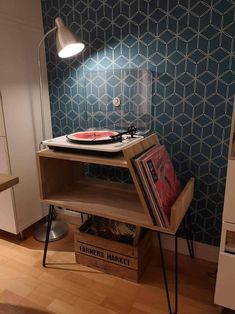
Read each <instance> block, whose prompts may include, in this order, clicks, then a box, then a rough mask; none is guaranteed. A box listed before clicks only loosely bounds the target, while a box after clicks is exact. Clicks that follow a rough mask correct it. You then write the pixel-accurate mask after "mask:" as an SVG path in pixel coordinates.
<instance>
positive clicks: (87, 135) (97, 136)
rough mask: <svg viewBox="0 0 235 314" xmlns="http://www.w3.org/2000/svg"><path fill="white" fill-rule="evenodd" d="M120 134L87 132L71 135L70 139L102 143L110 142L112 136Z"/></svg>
mask: <svg viewBox="0 0 235 314" xmlns="http://www.w3.org/2000/svg"><path fill="white" fill-rule="evenodd" d="M118 134H119V133H118V132H114V131H85V132H77V133H73V134H70V135H68V138H69V139H71V140H75V141H76V140H78V141H102V140H109V139H110V136H114V135H118Z"/></svg>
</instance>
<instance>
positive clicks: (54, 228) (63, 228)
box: [34, 17, 85, 242]
mask: <svg viewBox="0 0 235 314" xmlns="http://www.w3.org/2000/svg"><path fill="white" fill-rule="evenodd" d="M54 31H56V47H57V53H58V56H59V57H60V58H68V57H72V56H74V55H76V54H77V53H79V52H81V51H82V50H83V49H84V48H85V45H84V44H83V43H81V42H80V41H79V40H78V38H77V37H75V36H74V35H73V33H72V32H71V31H70V30H69V29H68V28H67V27H66V26H65V25H64V23H63V21H62V19H61V18H59V17H57V18H56V19H55V27H53V28H52V29H50V30H49V31H48V32H47V33H46V34H45V35H44V36H43V37H42V39H41V41H40V42H39V45H38V50H37V59H38V60H37V61H38V71H39V89H40V109H41V121H42V141H44V140H45V139H46V127H45V108H44V101H43V84H42V65H41V54H40V51H41V46H42V43H43V42H44V41H45V39H46V38H47V36H48V35H49V34H51V33H52V32H54ZM53 216H54V217H56V212H55V210H54V213H53ZM47 225H48V223H47V222H46V223H44V224H43V225H42V226H40V227H39V228H38V229H37V230H35V232H34V237H35V238H36V240H38V241H41V242H45V241H46V231H47ZM68 230H69V228H68V225H67V223H64V222H62V221H56V220H54V221H52V225H51V231H50V235H49V241H56V240H59V239H61V238H63V237H64V236H65V235H66V233H67V232H68Z"/></svg>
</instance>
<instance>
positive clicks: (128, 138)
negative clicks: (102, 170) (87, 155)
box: [42, 126, 143, 153]
mask: <svg viewBox="0 0 235 314" xmlns="http://www.w3.org/2000/svg"><path fill="white" fill-rule="evenodd" d="M136 132H137V129H136V127H135V126H131V127H129V128H128V129H127V131H125V132H118V131H113V130H106V129H103V130H87V131H82V132H76V133H72V134H69V135H64V136H60V137H56V138H52V139H49V140H45V141H43V142H42V144H43V145H44V146H47V147H48V148H49V149H53V150H55V151H65V152H78V150H80V151H79V152H81V151H93V152H94V153H95V152H97V153H99V152H100V153H118V152H120V151H121V150H122V149H124V148H126V147H127V146H129V145H132V144H134V143H137V142H139V141H140V140H141V139H143V136H141V135H136Z"/></svg>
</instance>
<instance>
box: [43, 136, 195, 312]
mask: <svg viewBox="0 0 235 314" xmlns="http://www.w3.org/2000/svg"><path fill="white" fill-rule="evenodd" d="M155 145H159V141H158V138H157V136H156V135H155V134H152V135H150V136H148V137H146V138H143V139H142V140H141V141H140V142H138V143H135V144H132V145H130V146H128V147H126V148H125V149H123V150H122V151H121V152H120V153H118V154H115V155H113V156H100V155H94V154H92V153H89V152H82V151H81V150H80V151H78V152H76V153H67V152H58V151H53V150H49V149H45V150H42V151H39V152H37V163H38V170H39V183H40V195H41V201H42V202H43V203H45V204H49V205H50V210H49V216H48V228H47V235H46V241H45V247H44V255H43V266H46V255H47V248H48V241H49V234H50V229H51V221H52V217H53V211H54V206H59V207H63V208H67V209H71V210H75V211H77V212H80V213H86V214H91V215H96V216H101V217H105V218H110V219H114V220H118V221H122V222H125V223H130V224H133V225H136V226H141V227H145V228H148V229H152V230H153V231H156V232H157V234H158V240H159V247H160V253H161V261H162V268H163V276H164V283H165V288H166V296H167V302H168V308H169V313H177V308H178V257H177V256H178V245H177V243H178V242H177V239H178V237H177V230H178V227H179V225H180V224H181V222H182V220H183V219H184V217H185V214H186V212H187V210H188V207H189V205H190V203H191V200H192V197H193V190H194V178H191V179H190V180H189V181H188V183H187V184H186V186H185V187H184V188H183V190H182V192H181V193H180V195H179V196H178V198H177V200H176V202H175V203H174V205H173V206H172V208H171V224H170V227H169V228H161V227H159V226H156V225H154V224H153V222H152V219H151V216H150V214H149V209H148V206H149V205H148V203H147V202H146V198H145V195H144V192H143V189H142V186H141V182H140V180H139V178H138V176H137V174H136V171H135V169H134V167H133V164H132V159H133V158H134V157H135V156H137V155H139V154H141V153H142V152H144V151H146V150H147V149H149V148H151V147H153V146H155ZM84 163H90V164H99V165H105V166H112V167H120V168H126V169H129V172H130V175H131V177H132V181H133V184H128V183H118V182H110V181H105V180H98V179H93V178H88V177H86V176H85V174H84V171H83V168H82V165H83V164H84ZM117 200H118V201H117ZM161 233H167V234H171V235H172V236H174V239H175V309H174V312H173V311H172V309H171V302H170V297H169V289H168V282H167V277H166V267H165V262H164V256H163V250H162V244H161V237H160V234H161ZM190 235H192V234H191V230H188V229H187V232H186V239H187V243H188V248H189V253H190V256H191V257H192V258H193V257H194V252H193V241H192V237H191V239H190Z"/></svg>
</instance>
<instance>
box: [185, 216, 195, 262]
mask: <svg viewBox="0 0 235 314" xmlns="http://www.w3.org/2000/svg"><path fill="white" fill-rule="evenodd" d="M186 217H187V218H188V221H187V226H186V221H185V219H186ZM186 217H184V220H183V226H184V231H185V235H186V240H187V245H188V251H189V255H190V257H191V258H192V259H193V258H194V257H195V255H194V245H193V233H192V221H191V215H190V214H188V215H187V216H186Z"/></svg>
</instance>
